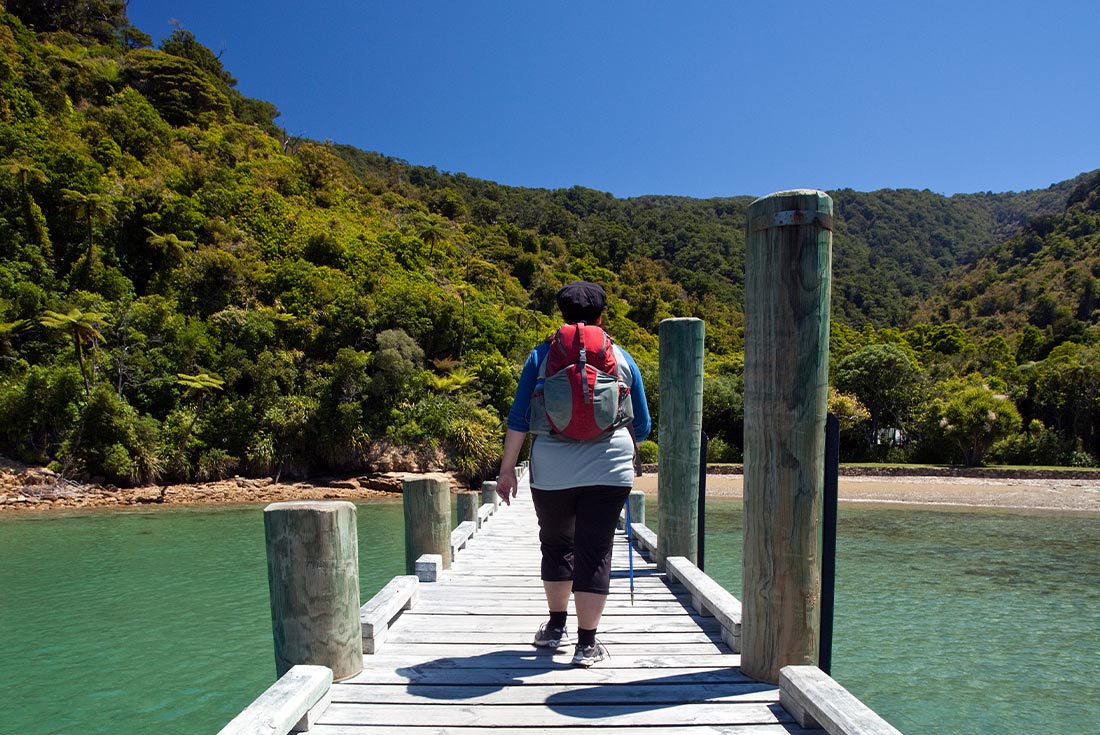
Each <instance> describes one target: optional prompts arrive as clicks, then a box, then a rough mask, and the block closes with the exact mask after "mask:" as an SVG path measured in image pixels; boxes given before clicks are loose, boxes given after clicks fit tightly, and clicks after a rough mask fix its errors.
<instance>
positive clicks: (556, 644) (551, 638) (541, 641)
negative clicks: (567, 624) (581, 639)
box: [532, 623, 569, 648]
mask: <svg viewBox="0 0 1100 735" xmlns="http://www.w3.org/2000/svg"><path fill="white" fill-rule="evenodd" d="M568 643H569V632H568V631H567V630H566V629H565V628H551V627H550V624H549V623H543V624H542V625H540V626H539V632H538V633H535V640H534V641H532V645H535V646H538V647H539V648H560V647H561V646H564V645H567V644H568Z"/></svg>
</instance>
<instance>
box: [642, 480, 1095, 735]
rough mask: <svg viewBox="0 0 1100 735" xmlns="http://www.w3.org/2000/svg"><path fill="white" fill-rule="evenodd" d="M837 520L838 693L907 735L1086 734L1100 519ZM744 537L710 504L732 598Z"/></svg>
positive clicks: (709, 551) (873, 512)
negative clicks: (840, 688)
mask: <svg viewBox="0 0 1100 735" xmlns="http://www.w3.org/2000/svg"><path fill="white" fill-rule="evenodd" d="M653 510H654V512H655V511H656V508H654V509H653ZM838 515H839V518H838V524H837V525H838V528H837V561H836V568H837V576H836V609H835V622H834V628H833V666H832V675H833V677H834V678H836V679H837V680H838V681H840V683H841V684H843V685H844V686H845V687H847V688H848V689H849V690H850V691H852V692H853V693H854V694H855V695H856V696H858V697H859V698H860V699H862V700H863V701H864V702H866V703H867V704H868V705H869V706H870V707H871V708H872V709H874V710H875V711H876V712H878V713H879V714H881V715H882V716H883V717H885V718H886V719H887V720H888V721H889V722H891V723H892V724H893V725H894V726H895V727H897V728H898V729H900V730H901V731H902V732H903V733H906V735H917V734H918V733H936V734H937V735H979V734H985V733H994V732H1014V733H1040V732H1045V733H1085V732H1092V731H1094V728H1095V726H1096V718H1097V716H1098V715H1100V517H1097V516H1095V515H1080V514H1076V515H1075V514H1050V513H1048V514H1026V513H1006V512H990V511H965V512H964V511H938V510H929V509H912V510H902V509H898V508H896V507H881V506H879V507H868V506H858V505H849V504H845V505H842V506H841V507H840V510H839V513H838ZM741 539H742V536H741V507H740V503H736V502H725V503H720V502H717V501H708V507H707V545H706V550H705V556H704V567H705V569H706V571H707V572H708V573H709V574H710V575H711V576H712V577H714V578H715V579H716V580H718V581H719V582H721V583H722V584H723V585H724V586H725V587H726V588H727V589H729V590H730V591H731V592H733V593H734V594H735V595H736V596H738V597H740V595H741V551H740V549H741Z"/></svg>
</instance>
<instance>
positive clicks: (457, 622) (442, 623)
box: [394, 610, 721, 635]
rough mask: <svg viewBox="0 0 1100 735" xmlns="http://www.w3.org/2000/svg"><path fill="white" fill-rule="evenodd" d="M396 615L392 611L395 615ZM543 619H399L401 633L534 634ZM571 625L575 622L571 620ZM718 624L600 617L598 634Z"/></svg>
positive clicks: (707, 628) (715, 626)
mask: <svg viewBox="0 0 1100 735" xmlns="http://www.w3.org/2000/svg"><path fill="white" fill-rule="evenodd" d="M394 614H396V611H395V613H394ZM545 620H546V612H545V611H544V612H543V613H542V614H541V615H535V614H531V615H510V614H500V611H499V610H498V611H497V614H495V615H489V614H484V615H481V616H479V619H478V621H477V622H476V623H475V624H473V625H471V622H470V616H468V615H443V614H425V613H417V612H416V611H414V610H410V611H409V612H407V613H405V614H404V615H402V616H401V624H402V629H403V630H409V631H412V632H416V631H418V630H424V629H430V630H432V631H437V632H440V633H446V632H452V631H454V632H458V631H468V630H470V629H471V628H477V629H482V630H491V631H496V632H503V633H509V634H511V633H516V632H519V633H522V634H524V635H526V634H528V633H530V634H532V635H533V634H534V632H535V631H536V630H538V627H539V625H540V624H541V623H543V622H545ZM574 622H575V621H574ZM720 629H721V625H720V623H719V621H718V620H717V619H716V618H692V617H689V616H687V615H658V616H652V617H643V616H633V617H629V618H623V617H619V616H616V615H614V614H612V615H604V617H603V619H602V620H601V621H600V634H601V635H604V634H607V633H696V632H704V633H708V634H715V633H718V632H719V631H720Z"/></svg>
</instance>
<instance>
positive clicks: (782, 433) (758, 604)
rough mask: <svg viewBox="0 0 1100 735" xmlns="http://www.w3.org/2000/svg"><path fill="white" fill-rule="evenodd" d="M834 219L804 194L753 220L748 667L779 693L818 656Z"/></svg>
mask: <svg viewBox="0 0 1100 735" xmlns="http://www.w3.org/2000/svg"><path fill="white" fill-rule="evenodd" d="M832 214H833V205H832V200H831V199H830V198H829V196H828V195H827V194H825V193H823V192H820V191H807V190H798V191H784V192H779V193H776V194H771V195H769V196H767V197H763V198H761V199H758V200H756V201H755V202H753V203H752V205H751V206H750V207H749V211H748V217H747V220H748V221H747V230H748V232H747V237H746V248H745V483H744V484H745V488H744V496H745V500H744V508H745V512H744V553H743V555H742V564H743V574H742V580H743V581H742V597H743V599H742V603H743V617H742V628H741V638H742V640H741V656H742V658H741V669H742V671H744V672H745V673H746V674H748V675H749V676H751V677H753V678H756V679H760V680H763V681H769V682H773V683H774V682H777V681H778V680H779V670H780V669H781V668H783V667H784V666H788V665H801V664H813V663H815V662H816V658H817V650H818V636H819V631H820V607H819V599H820V594H821V570H820V551H819V544H820V539H821V536H820V526H819V517H820V510H821V498H822V485H823V482H824V474H823V473H824V465H823V462H824V440H825V416H826V394H827V380H828V363H829V359H828V358H829V299H830V291H831V266H832V226H833V217H832ZM661 407H662V409H663V408H664V403H663V401H662V404H661ZM663 521H664V519H662V523H663Z"/></svg>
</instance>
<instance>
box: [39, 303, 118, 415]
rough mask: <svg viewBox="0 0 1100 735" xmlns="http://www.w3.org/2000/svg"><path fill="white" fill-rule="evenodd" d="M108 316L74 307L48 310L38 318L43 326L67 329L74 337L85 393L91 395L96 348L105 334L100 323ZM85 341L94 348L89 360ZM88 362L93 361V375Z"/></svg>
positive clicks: (74, 346)
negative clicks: (64, 310) (100, 329)
mask: <svg viewBox="0 0 1100 735" xmlns="http://www.w3.org/2000/svg"><path fill="white" fill-rule="evenodd" d="M106 318H107V315H106V314H102V313H100V312H98V311H82V310H81V309H76V308H74V309H71V310H70V311H69V312H68V313H67V314H62V313H60V312H57V311H48V310H47V311H46V312H45V313H44V314H43V315H42V317H41V318H39V320H38V321H39V323H41V324H42V326H44V327H49V328H50V329H60V330H63V331H66V332H68V333H69V335H70V336H71V337H72V339H73V350H74V352H75V353H76V361H77V363H78V364H79V365H80V375H81V377H83V378H84V394H85V395H90V394H91V391H92V378H93V377H94V376H95V348H96V345H97V344H99V343H100V342H102V341H103V334H102V333H101V332H100V331H99V325H100V324H101V323H102V322H103V321H104V320H105V319H106ZM85 343H87V344H88V345H89V347H90V348H91V350H92V356H91V359H90V360H88V361H85V359H84V345H85ZM86 362H90V363H91V375H89V372H88V366H87V365H86Z"/></svg>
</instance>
